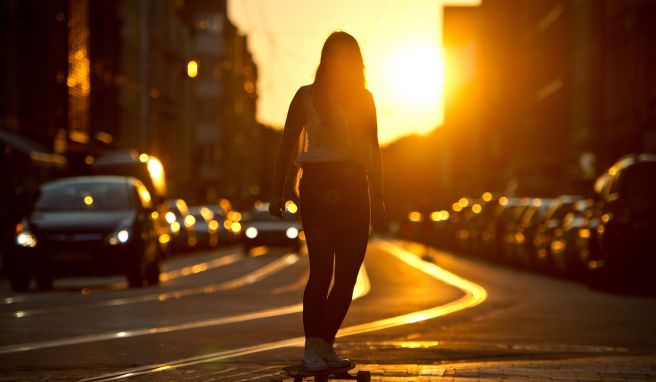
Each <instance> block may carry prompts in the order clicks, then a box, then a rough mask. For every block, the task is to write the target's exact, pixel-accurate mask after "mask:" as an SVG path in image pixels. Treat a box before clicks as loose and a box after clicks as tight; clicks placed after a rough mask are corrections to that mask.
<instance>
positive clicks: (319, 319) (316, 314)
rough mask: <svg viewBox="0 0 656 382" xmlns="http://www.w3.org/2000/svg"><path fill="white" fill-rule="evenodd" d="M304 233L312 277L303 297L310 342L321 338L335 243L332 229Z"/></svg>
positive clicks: (304, 322) (310, 229)
mask: <svg viewBox="0 0 656 382" xmlns="http://www.w3.org/2000/svg"><path fill="white" fill-rule="evenodd" d="M304 231H305V237H306V241H307V246H308V257H309V258H310V277H309V278H308V282H307V284H306V286H305V293H304V294H303V328H304V329H305V337H306V338H310V337H320V336H321V328H322V327H323V319H324V317H325V311H326V299H327V296H328V288H329V287H330V281H331V279H332V273H333V261H334V257H335V249H334V246H333V243H334V240H333V238H332V237H331V236H330V232H329V229H328V226H310V227H306V228H305V227H304Z"/></svg>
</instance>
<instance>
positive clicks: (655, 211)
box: [588, 154, 656, 288]
mask: <svg viewBox="0 0 656 382" xmlns="http://www.w3.org/2000/svg"><path fill="white" fill-rule="evenodd" d="M601 178H602V179H600V180H599V181H598V182H597V183H598V184H601V186H599V187H598V188H599V189H600V193H599V198H598V201H597V203H596V206H595V215H596V217H597V218H598V220H599V225H598V226H597V229H596V230H595V232H594V234H595V237H596V240H597V241H598V243H597V245H598V253H597V254H596V256H597V258H592V259H590V261H589V263H588V269H589V271H590V272H591V274H590V277H591V280H595V281H594V283H593V284H595V285H596V286H601V287H609V286H611V287H616V286H629V285H630V284H632V286H639V287H649V288H653V287H654V283H653V280H654V277H655V276H656V256H654V253H656V240H654V233H655V232H656V156H655V155H651V154H639V155H629V156H625V157H623V158H621V159H620V160H619V161H617V162H616V163H615V164H614V165H613V166H612V167H610V168H609V169H608V171H607V173H606V174H604V175H602V177H601Z"/></svg>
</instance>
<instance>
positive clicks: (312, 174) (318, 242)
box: [299, 162, 369, 341]
mask: <svg viewBox="0 0 656 382" xmlns="http://www.w3.org/2000/svg"><path fill="white" fill-rule="evenodd" d="M299 192H300V199H301V201H300V213H301V221H302V223H303V230H304V231H305V237H306V241H307V246H308V253H309V258H310V277H309V279H308V283H307V285H306V287H305V293H304V295H303V327H304V329H305V337H306V338H308V337H322V338H324V339H325V340H327V341H334V339H335V334H336V333H337V330H338V329H339V327H340V326H341V325H342V321H343V320H344V317H345V316H346V312H347V311H348V308H349V306H350V304H351V296H352V294H353V287H354V286H355V281H356V279H357V275H358V271H359V269H360V266H361V265H362V262H363V260H364V255H365V252H366V250H367V241H368V239H369V192H368V185H367V176H366V171H365V169H364V168H363V167H362V166H360V165H358V164H356V163H355V162H321V163H305V164H303V176H302V178H301V181H300V185H299ZM333 264H334V273H335V274H334V283H333V287H332V289H331V290H330V293H328V289H329V287H330V281H331V279H332V278H333Z"/></svg>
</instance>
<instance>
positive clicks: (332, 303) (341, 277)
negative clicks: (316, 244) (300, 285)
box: [321, 187, 369, 342]
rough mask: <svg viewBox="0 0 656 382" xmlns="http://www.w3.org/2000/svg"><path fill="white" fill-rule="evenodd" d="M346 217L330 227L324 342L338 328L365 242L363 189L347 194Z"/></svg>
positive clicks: (366, 216)
mask: <svg viewBox="0 0 656 382" xmlns="http://www.w3.org/2000/svg"><path fill="white" fill-rule="evenodd" d="M350 198H351V199H350V200H349V201H348V202H346V203H345V204H346V205H347V206H346V207H347V208H348V216H344V218H343V219H339V224H337V225H335V226H333V227H332V230H333V235H334V238H335V239H334V242H335V281H334V283H333V287H332V289H331V290H330V295H329V296H328V301H327V304H326V314H325V318H324V322H323V328H322V335H321V337H322V338H323V339H325V340H326V341H328V342H332V341H334V340H335V334H337V330H338V329H339V327H340V326H341V325H342V322H343V321H344V317H346V313H347V311H348V309H349V307H350V305H351V299H352V296H353V288H354V287H355V283H356V281H357V277H358V273H359V271H360V266H361V265H362V262H363V261H364V256H365V253H366V251H367V243H368V241H369V196H368V194H367V191H366V188H365V189H364V190H361V191H360V192H358V191H357V187H356V188H355V189H354V190H351V195H350Z"/></svg>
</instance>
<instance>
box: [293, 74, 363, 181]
mask: <svg viewBox="0 0 656 382" xmlns="http://www.w3.org/2000/svg"><path fill="white" fill-rule="evenodd" d="M300 90H301V92H302V94H303V106H304V109H305V126H304V134H303V136H302V142H301V147H300V150H299V153H298V157H297V158H296V161H295V162H296V164H297V165H302V164H303V163H308V162H329V161H348V160H354V161H357V162H360V163H361V164H362V165H363V166H364V167H365V168H366V169H370V168H371V165H372V164H373V163H372V162H373V156H372V153H373V151H372V148H371V147H370V146H371V143H370V141H369V139H367V137H366V133H365V132H364V131H363V127H362V126H355V123H354V122H353V118H349V116H348V115H347V113H346V112H345V111H344V109H343V108H342V107H340V106H339V105H338V104H337V103H336V102H330V105H329V113H328V118H327V121H323V120H322V119H321V117H320V115H319V112H318V111H317V109H316V107H315V106H314V101H313V100H312V85H306V86H303V87H301V89H300ZM374 118H375V116H374Z"/></svg>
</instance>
